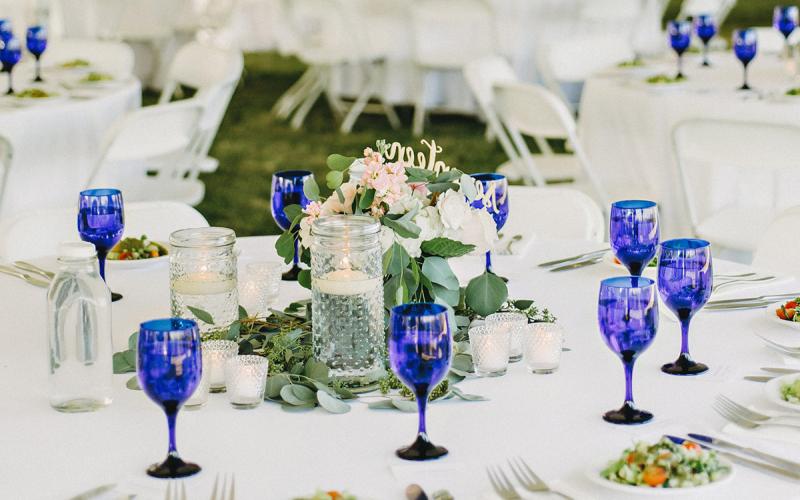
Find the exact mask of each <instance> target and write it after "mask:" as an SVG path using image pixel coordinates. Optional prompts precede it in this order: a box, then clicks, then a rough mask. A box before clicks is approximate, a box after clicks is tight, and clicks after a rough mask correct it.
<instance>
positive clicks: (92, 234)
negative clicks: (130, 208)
mask: <svg viewBox="0 0 800 500" xmlns="http://www.w3.org/2000/svg"><path fill="white" fill-rule="evenodd" d="M124 230H125V209H124V206H123V203H122V193H121V192H120V191H119V190H118V189H87V190H86V191H81V194H80V208H79V209H78V232H79V233H80V235H81V239H82V240H83V241H88V242H89V243H92V244H93V245H94V247H95V249H97V260H98V262H99V263H100V276H101V277H102V278H103V280H105V279H106V255H108V252H109V250H111V249H112V248H114V245H116V244H117V243H119V240H120V239H122V232H123V231H124ZM121 298H122V295H120V294H118V293H114V292H111V300H112V301H117V300H119V299H121Z"/></svg>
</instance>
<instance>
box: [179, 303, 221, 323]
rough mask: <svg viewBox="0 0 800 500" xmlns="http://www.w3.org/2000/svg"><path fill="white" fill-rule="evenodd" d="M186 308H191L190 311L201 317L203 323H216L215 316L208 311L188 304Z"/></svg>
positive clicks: (196, 316)
mask: <svg viewBox="0 0 800 500" xmlns="http://www.w3.org/2000/svg"><path fill="white" fill-rule="evenodd" d="M186 308H187V309H189V311H191V313H192V314H194V316H195V318H197V319H199V320H200V321H202V322H203V323H206V324H208V325H213V324H214V318H212V317H211V315H210V314H209V313H207V312H206V311H204V310H202V309H198V308H196V307H192V306H186Z"/></svg>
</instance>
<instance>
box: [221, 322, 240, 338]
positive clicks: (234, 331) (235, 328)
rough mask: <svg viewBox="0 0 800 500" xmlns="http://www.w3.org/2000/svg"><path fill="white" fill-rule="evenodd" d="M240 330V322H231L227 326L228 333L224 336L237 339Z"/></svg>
mask: <svg viewBox="0 0 800 500" xmlns="http://www.w3.org/2000/svg"><path fill="white" fill-rule="evenodd" d="M241 330H242V323H241V322H239V321H234V322H233V323H231V326H230V327H228V335H227V337H225V338H226V339H227V340H238V339H239V332H240V331H241Z"/></svg>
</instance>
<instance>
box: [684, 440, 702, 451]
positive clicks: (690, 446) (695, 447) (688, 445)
mask: <svg viewBox="0 0 800 500" xmlns="http://www.w3.org/2000/svg"><path fill="white" fill-rule="evenodd" d="M683 447H684V448H686V449H687V450H700V449H701V448H700V445H699V444H697V443H693V442H692V441H684V442H683Z"/></svg>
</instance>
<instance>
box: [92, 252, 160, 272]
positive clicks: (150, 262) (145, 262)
mask: <svg viewBox="0 0 800 500" xmlns="http://www.w3.org/2000/svg"><path fill="white" fill-rule="evenodd" d="M165 262H169V255H162V256H161V257H152V258H150V259H137V260H111V259H107V260H106V264H107V265H108V266H111V267H113V268H115V269H140V268H143V267H150V266H156V265H158V264H163V263H165Z"/></svg>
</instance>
